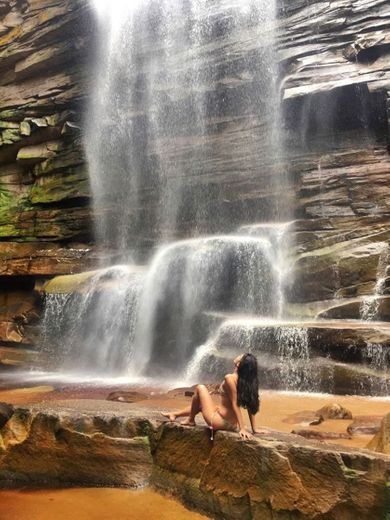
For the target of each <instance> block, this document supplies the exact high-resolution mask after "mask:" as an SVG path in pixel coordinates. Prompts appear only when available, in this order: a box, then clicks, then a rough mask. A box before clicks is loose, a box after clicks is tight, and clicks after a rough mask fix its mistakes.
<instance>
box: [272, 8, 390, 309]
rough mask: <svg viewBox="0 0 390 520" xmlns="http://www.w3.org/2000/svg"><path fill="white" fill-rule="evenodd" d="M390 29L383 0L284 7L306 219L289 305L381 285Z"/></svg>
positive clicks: (299, 204) (295, 168)
mask: <svg viewBox="0 0 390 520" xmlns="http://www.w3.org/2000/svg"><path fill="white" fill-rule="evenodd" d="M389 27H390V12H389V8H388V5H387V3H386V2H384V1H381V0H378V1H375V0H374V1H367V0H351V1H346V2H345V1H335V2H322V1H310V2H300V1H293V2H282V3H281V21H280V57H281V60H282V68H283V74H284V82H283V86H284V107H285V116H286V118H285V124H286V135H287V143H288V153H289V156H290V158H291V160H290V172H291V176H292V179H293V180H294V181H293V182H294V186H295V188H294V189H295V193H296V216H297V217H299V218H300V219H301V220H299V221H298V222H297V224H296V234H295V236H296V244H295V247H296V254H297V259H296V263H295V269H294V271H295V272H294V274H295V279H294V281H293V283H292V285H291V287H290V295H289V296H290V299H291V300H292V301H315V300H326V299H331V298H334V297H338V298H340V297H355V296H359V295H362V294H369V293H373V292H374V290H375V284H376V281H377V277H378V260H379V257H380V255H381V252H382V253H383V252H384V251H386V248H388V243H389V200H390V198H389V190H390V184H389V172H390V158H389V153H388V150H389V114H390V112H389V92H390V46H389V34H390V31H389ZM385 262H386V265H387V263H388V259H385ZM383 271H384V273H383V275H384V274H385V268H384V269H383ZM386 287H387V286H386ZM384 292H387V289H386V290H385V291H384ZM355 317H359V316H358V315H355Z"/></svg>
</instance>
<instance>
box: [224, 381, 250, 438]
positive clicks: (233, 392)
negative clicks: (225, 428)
mask: <svg viewBox="0 0 390 520" xmlns="http://www.w3.org/2000/svg"><path fill="white" fill-rule="evenodd" d="M225 384H226V389H227V392H228V395H229V397H230V401H231V403H232V408H233V411H234V413H235V414H236V417H237V422H238V426H239V428H240V432H239V433H240V437H241V438H242V439H250V438H251V434H250V433H249V432H248V431H247V429H246V428H245V423H244V419H243V417H242V413H241V409H240V407H239V406H238V404H237V385H236V382H235V379H234V377H233V376H231V375H227V376H225Z"/></svg>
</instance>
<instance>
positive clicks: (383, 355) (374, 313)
mask: <svg viewBox="0 0 390 520" xmlns="http://www.w3.org/2000/svg"><path fill="white" fill-rule="evenodd" d="M379 247H380V251H379V258H378V265H377V270H376V282H375V287H374V293H373V294H372V295H369V296H365V297H364V298H363V299H362V303H361V305H360V318H361V319H362V320H363V321H368V322H375V321H376V320H377V319H378V313H379V305H380V297H381V296H382V295H383V293H384V291H385V288H386V271H387V267H388V264H389V259H390V256H389V255H390V248H389V244H388V243H387V242H383V243H380V244H379ZM363 360H364V361H365V362H366V363H367V365H368V366H370V367H371V368H373V369H374V370H376V371H379V372H380V373H386V371H387V368H388V365H389V354H388V349H387V347H386V346H383V345H381V344H377V343H372V342H367V343H366V346H365V348H364V350H363ZM371 387H372V391H373V393H374V392H377V391H378V390H379V391H381V392H382V393H384V394H386V393H387V392H388V390H389V383H388V382H387V381H386V380H383V382H382V383H379V388H378V383H376V382H375V381H374V379H373V378H371Z"/></svg>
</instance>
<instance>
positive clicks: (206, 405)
mask: <svg viewBox="0 0 390 520" xmlns="http://www.w3.org/2000/svg"><path fill="white" fill-rule="evenodd" d="M217 409H218V406H217V405H216V404H215V402H214V401H213V399H212V397H211V395H210V394H209V391H208V390H207V388H206V386H205V385H198V386H197V387H196V390H195V394H194V396H193V398H192V402H191V406H189V407H187V408H183V410H180V411H178V412H172V413H163V415H164V417H167V418H168V419H169V420H170V421H175V420H176V419H177V418H178V417H188V419H187V420H185V421H183V422H182V423H181V424H184V425H189V426H194V425H195V416H196V415H197V414H198V413H199V412H202V415H203V418H204V420H205V421H206V423H207V424H208V425H209V426H213V428H214V429H215V430H223V429H224V428H225V427H226V423H225V420H224V419H223V418H222V417H221V416H220V415H219V414H218V413H215V412H216V410H217Z"/></svg>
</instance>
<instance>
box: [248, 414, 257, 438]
mask: <svg viewBox="0 0 390 520" xmlns="http://www.w3.org/2000/svg"><path fill="white" fill-rule="evenodd" d="M248 415H249V420H250V423H251V427H252V432H253V433H256V415H252V414H251V413H250V412H248Z"/></svg>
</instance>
